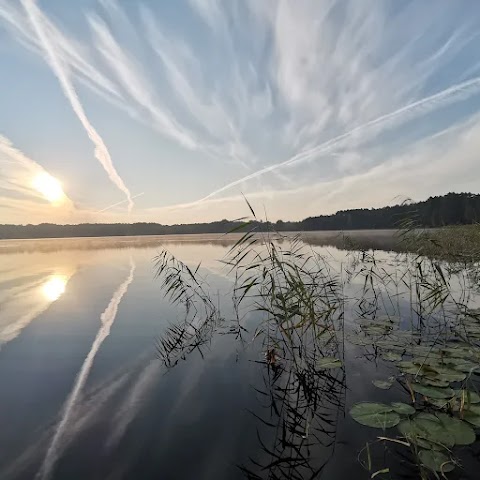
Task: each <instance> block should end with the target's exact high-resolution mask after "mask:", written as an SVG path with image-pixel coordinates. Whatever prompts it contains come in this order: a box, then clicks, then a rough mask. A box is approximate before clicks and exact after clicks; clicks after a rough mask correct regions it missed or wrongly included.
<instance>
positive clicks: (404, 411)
mask: <svg viewBox="0 0 480 480" xmlns="http://www.w3.org/2000/svg"><path fill="white" fill-rule="evenodd" d="M392 408H393V410H394V411H395V412H397V413H399V414H400V415H413V414H414V413H415V409H414V408H413V407H412V406H411V405H408V404H406V403H402V402H393V403H392Z"/></svg>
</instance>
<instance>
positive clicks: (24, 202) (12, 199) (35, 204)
mask: <svg viewBox="0 0 480 480" xmlns="http://www.w3.org/2000/svg"><path fill="white" fill-rule="evenodd" d="M0 166H1V168H0V211H2V210H4V211H3V212H2V213H3V218H2V219H3V221H6V220H10V219H11V220H10V221H13V220H14V219H16V221H17V222H18V217H19V214H20V215H21V217H22V219H24V221H34V220H36V221H44V220H45V219H47V218H54V219H55V220H56V221H66V220H68V219H72V218H74V217H75V215H76V213H77V212H78V210H77V208H76V207H75V205H74V203H73V202H72V200H71V199H70V198H69V197H68V195H67V194H65V197H64V198H63V200H62V203H61V204H60V205H56V206H52V205H51V204H50V203H49V202H47V201H46V200H45V198H44V197H43V195H42V194H41V193H40V192H39V191H38V190H37V189H36V188H34V180H35V178H37V177H39V176H40V175H49V172H47V171H46V170H45V169H44V168H43V167H42V166H41V165H39V164H38V163H37V162H35V161H34V160H32V159H31V158H29V157H28V156H26V155H25V154H24V153H23V152H21V151H20V150H19V149H18V148H16V147H15V146H14V145H13V144H12V142H11V141H10V140H9V139H7V138H6V137H3V136H2V135H0Z"/></svg>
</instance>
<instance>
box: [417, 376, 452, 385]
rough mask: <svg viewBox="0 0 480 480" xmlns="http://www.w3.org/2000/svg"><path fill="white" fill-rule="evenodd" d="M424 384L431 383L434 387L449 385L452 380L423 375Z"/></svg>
mask: <svg viewBox="0 0 480 480" xmlns="http://www.w3.org/2000/svg"><path fill="white" fill-rule="evenodd" d="M422 384H423V385H431V386H432V387H448V386H449V385H450V382H449V381H448V380H445V379H443V378H439V377H422Z"/></svg>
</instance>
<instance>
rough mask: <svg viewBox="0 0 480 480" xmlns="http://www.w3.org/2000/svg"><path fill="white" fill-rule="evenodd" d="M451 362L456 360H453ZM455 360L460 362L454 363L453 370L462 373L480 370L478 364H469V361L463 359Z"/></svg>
mask: <svg viewBox="0 0 480 480" xmlns="http://www.w3.org/2000/svg"><path fill="white" fill-rule="evenodd" d="M449 360H454V359H453V358H452V359H449ZM455 360H459V361H457V362H453V368H454V369H455V370H458V371H460V372H465V373H470V372H474V371H475V370H478V369H480V366H479V365H478V363H473V362H469V361H468V360H463V359H455Z"/></svg>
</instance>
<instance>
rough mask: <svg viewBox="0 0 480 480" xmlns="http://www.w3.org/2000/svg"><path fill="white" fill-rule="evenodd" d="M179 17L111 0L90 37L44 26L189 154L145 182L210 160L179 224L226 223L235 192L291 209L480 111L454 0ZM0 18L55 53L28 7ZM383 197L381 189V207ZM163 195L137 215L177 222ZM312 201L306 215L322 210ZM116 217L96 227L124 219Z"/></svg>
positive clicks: (209, 6)
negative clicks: (311, 193) (294, 198)
mask: <svg viewBox="0 0 480 480" xmlns="http://www.w3.org/2000/svg"><path fill="white" fill-rule="evenodd" d="M185 7H186V8H185ZM189 9H190V10H189ZM180 10H181V15H180ZM180 10H179V11H177V10H176V9H173V10H170V9H167V10H164V9H163V7H162V6H161V5H149V8H146V7H145V6H142V5H140V6H138V5H134V4H132V5H126V4H121V3H119V2H116V1H114V0H109V1H106V0H104V1H102V2H101V8H100V9H99V8H93V9H92V10H88V11H86V13H85V17H82V20H85V19H86V21H87V25H88V26H89V30H88V29H87V30H86V31H80V29H79V30H78V31H76V35H75V36H74V35H73V34H72V33H70V32H68V31H67V30H63V31H62V30H61V29H60V27H59V25H60V23H59V22H58V21H56V24H54V23H53V21H52V20H49V19H47V18H46V17H45V15H43V14H42V18H43V26H44V28H45V32H46V34H47V37H48V39H49V40H50V42H51V43H52V45H53V47H54V51H55V53H56V55H57V57H58V59H59V62H60V64H61V65H62V66H64V67H65V69H66V71H67V72H68V73H69V75H70V79H71V82H72V83H73V82H75V83H77V82H82V83H83V84H84V85H86V86H87V87H88V88H90V89H92V91H94V92H95V93H96V94H98V95H100V97H101V99H102V100H106V101H108V102H109V103H111V104H113V105H115V106H116V107H118V108H119V109H121V110H122V111H125V112H126V113H128V115H130V116H131V118H133V119H135V120H136V121H138V122H140V123H141V124H144V125H148V126H149V127H150V128H152V129H153V130H155V131H156V132H158V133H159V134H160V135H161V137H162V138H164V139H166V140H168V142H169V147H170V144H172V145H176V147H178V148H176V149H175V154H174V156H173V157H172V158H171V159H170V151H169V158H168V159H167V158H162V161H161V162H159V163H158V164H154V162H152V164H151V165H148V167H147V166H145V169H147V168H148V171H147V170H146V172H145V175H150V174H155V175H160V176H161V178H162V179H164V180H165V181H168V180H169V178H173V175H172V174H171V172H175V174H178V171H179V170H180V169H181V166H182V162H183V160H184V159H188V161H189V162H193V161H194V160H197V155H198V162H205V168H203V165H202V170H201V175H204V176H205V177H202V176H201V175H200V176H199V181H198V182H196V183H195V182H192V184H193V187H192V188H188V189H185V192H184V193H182V195H183V196H184V199H185V201H184V202H182V205H188V206H189V208H192V207H193V206H195V207H194V208H195V212H196V213H195V214H194V213H190V216H189V217H187V213H186V212H183V211H182V212H181V213H179V216H181V217H182V218H189V219H190V221H192V220H194V219H195V220H197V221H198V220H201V219H204V218H205V219H206V218H211V215H213V214H214V212H212V211H209V210H208V208H207V205H208V206H210V207H212V206H213V205H218V210H217V211H216V215H217V217H220V216H222V214H221V212H223V211H225V209H223V208H222V206H221V204H220V203H217V202H213V203H210V201H211V200H213V199H214V198H215V197H217V196H218V197H221V196H222V194H225V193H226V192H227V191H232V195H233V197H236V194H237V193H238V189H239V188H242V190H243V191H244V192H245V193H247V194H248V195H253V196H254V197H255V196H256V197H259V198H260V197H263V198H270V199H273V198H275V199H276V200H277V201H279V202H285V201H286V200H282V199H286V198H288V199H289V200H288V201H289V202H290V201H291V200H290V199H291V192H294V191H295V192H297V193H298V194H299V195H301V194H302V193H301V192H304V191H308V189H309V188H310V187H311V188H315V186H316V185H325V184H327V183H330V182H333V181H336V180H340V179H342V178H343V179H344V180H345V181H347V179H348V178H349V176H350V175H352V174H355V175H359V174H360V173H362V172H361V170H362V169H370V168H372V167H374V166H379V165H381V164H385V165H388V164H389V161H390V159H391V158H393V157H395V158H397V157H398V156H399V155H401V152H402V151H403V150H405V149H406V148H408V146H409V145H413V144H414V143H415V142H416V141H417V140H421V139H422V138H427V137H429V136H431V135H433V134H435V133H436V132H440V131H442V130H443V129H444V128H445V127H446V126H449V125H450V126H452V125H458V124H460V123H462V122H463V121H464V120H466V119H468V118H471V117H472V115H473V114H474V111H475V108H474V103H472V102H478V100H479V93H480V91H479V89H478V86H479V78H480V77H476V76H475V75H478V65H480V53H479V52H478V49H475V42H476V40H477V39H478V35H479V34H478V31H479V30H478V20H477V17H475V16H474V15H468V14H466V13H465V11H463V10H462V9H459V8H458V7H456V6H455V5H454V4H451V3H448V2H444V3H441V4H440V5H439V6H438V8H435V9H431V7H429V6H427V5H426V4H425V5H424V4H421V3H417V2H410V3H404V4H401V5H394V4H385V3H379V2H376V1H375V0H366V1H364V2H357V1H356V0H342V1H340V0H325V1H322V2H317V1H309V0H299V1H298V2H295V3H292V2H289V1H281V0H280V1H269V0H265V1H264V2H257V1H255V0H245V2H219V1H218V0H191V1H190V2H188V4H187V5H184V6H183V7H182V8H181V9H180ZM0 16H1V17H2V18H3V20H4V23H5V24H6V25H8V28H9V29H10V30H11V31H12V32H13V33H14V35H15V36H16V38H18V39H19V40H20V41H21V42H22V43H23V44H25V45H27V46H28V48H30V49H32V50H33V51H36V52H37V53H41V54H44V52H42V49H41V48H39V47H41V45H40V44H39V42H38V38H37V36H36V35H35V32H34V31H33V30H32V26H31V25H30V24H29V23H28V22H26V21H25V18H24V16H22V14H21V12H19V11H18V9H16V8H15V7H14V4H13V3H10V4H8V3H6V4H5V5H3V4H2V5H0ZM52 18H53V17H52ZM467 100H468V102H467ZM126 128H127V127H126ZM162 145H163V144H162ZM382 150H383V152H384V154H383V158H382V155H381V154H379V155H377V152H381V151H382ZM372 152H375V155H374V156H373V157H372V158H370V157H368V156H367V155H370V154H372ZM425 152H426V153H425V154H428V151H425ZM452 155H453V157H452V158H455V157H456V155H455V153H454V152H452ZM208 159H214V160H215V162H212V163H210V162H208ZM428 161H430V159H429V158H427V157H424V158H422V159H418V163H417V164H416V165H413V166H411V168H413V169H418V170H419V171H421V169H422V165H423V163H425V162H428ZM165 165H167V168H165ZM190 173H191V174H192V175H198V170H196V171H195V173H193V172H190V171H186V172H185V175H187V176H188V175H190ZM207 177H208V181H206V180H207ZM359 178H361V177H359ZM207 185H209V187H207ZM140 188H141V190H142V191H145V192H146V199H147V198H148V199H154V198H156V197H155V196H154V195H149V193H151V192H152V191H150V192H149V191H148V188H144V187H142V186H140ZM151 188H153V187H151ZM404 188H405V189H408V188H409V186H408V185H404ZM436 193H443V192H440V191H437V192H436ZM351 195H352V194H351V193H349V192H347V193H346V195H345V197H344V199H343V201H344V203H345V205H346V204H347V203H348V204H351V203H352V202H351V200H352V198H351ZM233 197H231V196H230V197H228V198H229V199H228V200H226V202H228V203H229V202H230V201H231V200H230V198H233ZM196 198H197V199H200V200H197V201H195V199H196ZM378 198H379V197H378V195H377V192H375V191H372V192H371V204H372V205H373V204H377V203H378ZM146 199H145V200H146ZM150 202H151V205H152V208H151V209H149V210H145V211H142V212H138V214H139V215H137V217H136V218H147V217H148V216H149V215H151V214H152V212H153V211H157V212H164V214H165V216H164V217H161V218H159V220H160V221H163V222H167V218H172V216H171V214H170V213H169V212H171V211H172V210H171V208H165V209H155V208H154V207H155V206H154V204H153V200H150ZM198 202H200V203H205V205H204V207H202V208H200V207H199V208H197V206H196V205H197V203H198ZM112 203H113V201H112ZM143 203H146V202H143ZM315 204H317V203H316V202H315ZM290 205H291V203H290V204H285V203H283V204H282V207H279V210H281V209H282V208H283V210H284V211H289V210H291V209H290ZM298 205H299V208H300V213H299V214H298V215H300V216H304V212H306V211H307V210H308V209H309V206H310V203H308V202H306V201H303V202H302V201H301V200H300V201H299V202H298ZM322 211H324V210H322ZM322 211H319V212H317V213H322ZM192 212H193V210H192ZM203 212H206V213H203ZM103 213H105V215H104V214H103ZM103 213H102V214H101V216H99V217H96V218H98V219H102V218H120V217H119V215H117V212H111V211H107V212H103ZM184 214H185V216H184ZM198 215H200V217H199V216H198ZM202 215H205V217H203V216H202ZM229 216H231V215H229ZM132 219H133V217H132ZM174 223H176V222H175V220H174Z"/></svg>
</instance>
